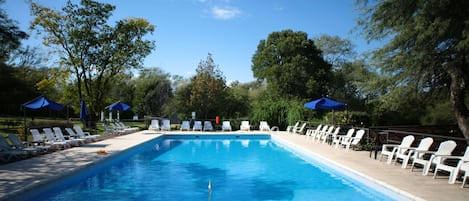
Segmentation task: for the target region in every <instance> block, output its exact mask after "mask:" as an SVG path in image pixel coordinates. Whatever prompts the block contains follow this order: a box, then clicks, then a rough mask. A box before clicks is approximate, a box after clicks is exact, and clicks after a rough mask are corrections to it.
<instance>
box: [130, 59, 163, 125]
mask: <svg viewBox="0 0 469 201" xmlns="http://www.w3.org/2000/svg"><path fill="white" fill-rule="evenodd" d="M171 97H172V88H171V81H170V80H169V74H166V73H164V72H163V71H161V70H160V69H158V68H152V69H144V70H142V71H141V73H140V75H139V77H138V78H137V79H136V80H135V96H134V101H133V105H134V107H135V108H137V110H136V112H137V113H139V114H145V115H151V116H154V115H157V116H163V113H162V112H163V110H162V107H163V105H164V104H165V103H166V102H167V101H168V100H169V99H170V98H171Z"/></svg>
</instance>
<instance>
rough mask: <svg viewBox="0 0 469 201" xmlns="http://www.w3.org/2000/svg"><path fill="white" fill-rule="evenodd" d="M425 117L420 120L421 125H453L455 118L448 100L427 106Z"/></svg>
mask: <svg viewBox="0 0 469 201" xmlns="http://www.w3.org/2000/svg"><path fill="white" fill-rule="evenodd" d="M425 109H426V115H425V116H423V117H422V118H421V119H420V123H421V124H422V125H453V124H456V118H455V117H454V114H453V113H452V111H451V104H450V102H449V101H448V100H441V101H440V102H437V103H434V104H429V105H428V106H427V107H426V108H425Z"/></svg>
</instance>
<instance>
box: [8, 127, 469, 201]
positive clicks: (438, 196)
mask: <svg viewBox="0 0 469 201" xmlns="http://www.w3.org/2000/svg"><path fill="white" fill-rule="evenodd" d="M164 133H168V134H178V133H183V134H192V133H194V132H179V131H177V132H176V131H172V132H164ZM195 133H196V134H203V132H195ZM225 133H235V134H241V133H239V132H225ZM244 133H246V132H244ZM251 133H265V132H251ZM271 134H272V137H273V138H275V139H277V140H281V141H284V142H287V143H290V144H291V145H292V146H296V147H297V148H299V149H301V150H303V151H305V152H307V153H310V154H313V155H316V156H318V157H320V158H322V160H325V161H327V162H329V163H332V164H335V165H338V166H341V167H344V168H347V169H349V170H351V171H352V172H353V173H355V174H358V175H361V176H364V177H367V178H369V179H370V180H371V181H373V182H374V183H376V184H377V185H378V184H382V185H384V186H387V187H388V188H390V189H392V190H393V191H395V192H398V193H400V194H403V195H406V196H409V197H411V198H412V199H414V200H429V201H433V200H435V201H436V200H438V201H441V200H451V201H456V200H469V185H467V187H466V188H463V189H461V188H460V186H461V183H460V182H457V183H456V184H448V177H447V176H440V177H438V178H437V179H432V176H433V174H431V175H432V176H430V175H429V176H422V172H421V169H417V170H416V171H414V172H411V171H410V169H409V168H407V169H401V168H400V165H388V164H386V163H385V162H380V161H379V160H375V159H374V158H370V153H369V152H366V151H345V150H343V149H341V150H339V149H335V148H333V147H331V146H329V145H327V144H322V143H318V142H315V141H311V140H307V139H306V138H305V136H301V135H291V134H288V133H286V132H272V133H271ZM160 135H161V133H159V132H154V131H140V132H136V133H133V134H128V135H122V136H117V137H113V138H108V139H105V140H101V141H98V142H95V143H90V144H87V145H84V146H81V147H75V148H71V149H67V150H63V151H58V152H54V153H50V154H46V155H42V156H37V157H33V158H30V159H27V160H22V161H17V162H14V163H9V164H5V165H0V200H8V199H9V198H13V197H15V196H16V195H20V194H23V193H27V192H28V191H29V190H32V189H34V188H35V187H37V186H40V185H44V184H45V183H48V182H51V181H53V180H55V179H60V178H61V177H63V176H64V175H66V174H70V173H72V172H75V171H79V170H80V169H82V168H86V167H87V166H90V165H93V164H94V163H97V162H99V161H101V160H106V159H109V158H111V157H112V156H115V155H116V154H117V153H119V152H122V151H125V150H127V149H129V148H132V147H134V146H136V145H138V144H141V143H144V142H147V141H149V140H152V139H154V138H156V137H158V136H160ZM100 149H104V150H106V152H108V154H97V151H98V150H100Z"/></svg>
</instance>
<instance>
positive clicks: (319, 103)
mask: <svg viewBox="0 0 469 201" xmlns="http://www.w3.org/2000/svg"><path fill="white" fill-rule="evenodd" d="M304 106H305V107H306V108H309V109H312V110H332V124H334V111H335V110H345V107H346V105H345V103H341V102H338V101H335V100H332V99H330V98H324V97H323V98H319V99H316V100H313V101H311V102H307V103H305V104H304Z"/></svg>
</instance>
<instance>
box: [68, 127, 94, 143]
mask: <svg viewBox="0 0 469 201" xmlns="http://www.w3.org/2000/svg"><path fill="white" fill-rule="evenodd" d="M73 130H75V133H76V134H77V135H78V137H79V138H84V139H91V140H93V141H96V140H98V139H97V138H98V137H99V135H93V134H91V133H90V132H84V131H83V129H82V128H81V127H80V126H79V125H75V126H73Z"/></svg>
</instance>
